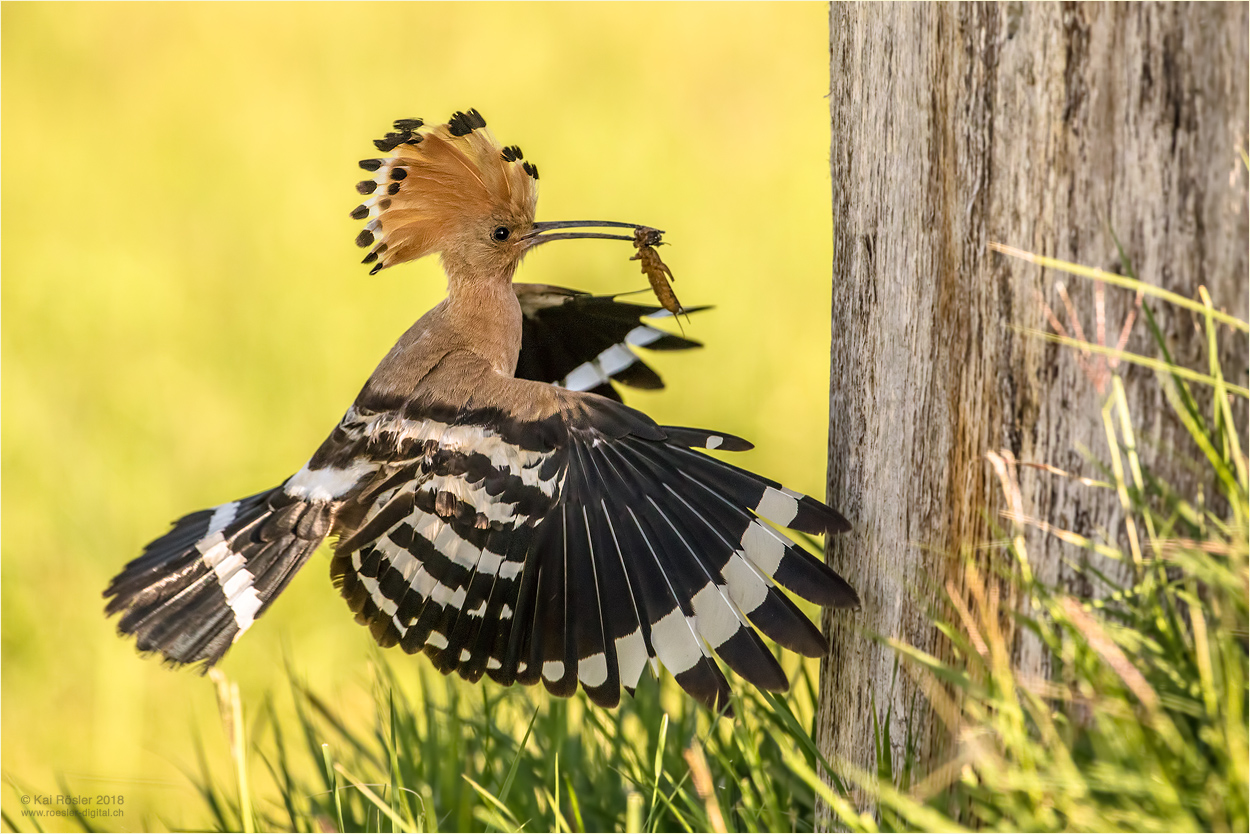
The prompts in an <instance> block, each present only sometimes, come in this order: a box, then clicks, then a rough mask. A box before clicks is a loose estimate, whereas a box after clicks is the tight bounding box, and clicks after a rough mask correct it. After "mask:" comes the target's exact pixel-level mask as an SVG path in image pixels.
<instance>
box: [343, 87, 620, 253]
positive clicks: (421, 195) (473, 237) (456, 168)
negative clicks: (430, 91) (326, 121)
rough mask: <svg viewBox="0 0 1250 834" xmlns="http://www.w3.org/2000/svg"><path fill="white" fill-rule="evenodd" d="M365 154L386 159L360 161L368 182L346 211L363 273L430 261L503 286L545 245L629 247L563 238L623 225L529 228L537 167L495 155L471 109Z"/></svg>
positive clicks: (402, 123) (516, 152) (506, 151)
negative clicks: (355, 229)
mask: <svg viewBox="0 0 1250 834" xmlns="http://www.w3.org/2000/svg"><path fill="white" fill-rule="evenodd" d="M374 145H376V146H377V148H378V150H380V151H382V152H383V153H384V154H388V155H387V156H383V157H378V158H373V159H364V160H361V162H360V167H361V168H363V169H365V170H366V171H369V172H370V173H372V174H373V179H368V180H362V181H361V182H359V183H358V184H357V185H356V190H357V191H358V192H360V193H361V194H364V195H368V199H366V200H365V201H364V202H363V203H361V204H360V205H359V206H357V207H356V208H355V209H354V210H353V211H352V217H353V218H355V219H357V220H367V221H368V223H367V225H366V226H365V228H364V230H363V231H361V233H360V234H359V235H358V236H357V237H356V244H357V245H358V246H361V247H368V249H369V254H368V255H366V256H365V259H364V263H367V264H373V268H372V270H371V274H372V273H373V272H377V271H378V270H380V269H385V268H386V267H389V266H394V265H396V264H399V263H403V262H404V261H411V260H416V259H417V258H421V257H424V256H426V255H430V254H433V253H435V252H440V253H442V257H443V264H444V266H445V267H446V268H447V270H448V272H449V273H451V272H455V273H461V274H467V275H478V274H480V275H484V276H486V275H500V276H504V277H509V278H510V277H511V275H512V273H513V271H514V270H515V269H516V266H517V264H518V263H520V261H521V258H522V257H523V256H524V255H525V253H526V252H528V251H529V250H530V249H533V248H534V247H535V246H538V245H539V244H541V243H545V242H547V241H550V240H565V239H569V238H585V237H592V238H608V239H612V240H633V237H632V236H630V235H616V234H607V233H602V232H584V231H583V232H577V231H568V230H570V229H576V228H586V227H618V228H624V229H632V228H634V224H630V223H617V222H611V221H582V220H576V221H559V222H554V223H552V222H547V223H537V222H535V221H534V210H535V206H536V205H537V202H538V168H537V167H536V166H535V165H534V164H533V163H531V162H528V161H527V160H526V159H525V158H524V155H523V154H522V153H521V149H520V148H518V147H516V146H515V145H511V146H509V147H502V146H501V145H500V144H499V142H498V141H497V140H496V139H495V137H494V136H493V135H492V134H491V132H490V130H489V129H487V127H486V120H485V119H483V118H482V115H481V114H480V113H478V112H477V111H476V110H469V111H468V112H467V113H454V114H453V115H452V117H451V118H450V119H449V120H448V121H447V122H446V123H445V124H440V125H426V124H425V123H424V122H423V121H422V120H421V119H400V120H399V121H397V122H395V131H394V132H393V133H388V134H386V136H385V137H383V138H382V139H378V140H376V141H375V142H374Z"/></svg>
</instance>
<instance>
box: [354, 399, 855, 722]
mask: <svg viewBox="0 0 1250 834" xmlns="http://www.w3.org/2000/svg"><path fill="white" fill-rule="evenodd" d="M512 382H516V381H512ZM518 384H522V385H533V383H518ZM534 387H535V388H537V387H539V386H534ZM542 387H543V388H546V386H542ZM559 399H560V401H561V402H562V403H563V405H562V407H560V408H557V409H555V410H554V412H553V413H551V414H549V415H548V416H545V417H543V418H542V419H528V420H520V419H516V418H515V417H513V416H509V415H508V414H507V412H506V411H504V410H501V409H499V408H481V407H477V408H475V407H473V404H472V402H470V403H469V405H466V406H465V407H464V408H461V409H459V410H458V411H457V412H455V413H454V414H448V413H445V412H443V411H440V410H438V409H429V410H427V411H426V412H425V413H422V411H421V409H419V408H416V407H414V406H412V405H411V404H410V405H409V406H408V407H407V408H406V410H405V412H404V415H403V417H402V418H396V420H397V422H393V424H392V426H391V428H390V429H388V430H389V431H393V432H394V437H396V438H398V442H399V444H400V445H402V446H403V448H406V449H409V450H412V451H413V454H412V455H411V456H410V457H408V458H406V459H404V460H402V461H396V462H394V463H392V464H391V465H388V466H386V467H382V468H381V469H380V470H379V474H378V475H377V476H376V477H375V479H374V482H373V483H371V484H370V485H369V486H368V487H367V488H365V489H364V490H363V491H362V492H361V493H360V495H359V497H358V499H357V500H358V504H359V508H360V509H359V520H358V522H357V523H356V524H355V525H354V530H353V531H352V532H350V533H348V534H346V535H344V537H343V538H342V539H341V541H340V543H339V545H338V547H337V550H336V555H335V557H334V562H333V574H334V577H335V579H336V582H338V583H340V584H341V587H342V591H343V594H344V596H345V597H346V598H347V600H348V603H349V604H350V605H351V607H352V609H353V610H354V611H355V612H356V614H357V619H358V620H360V621H361V622H363V623H365V624H367V625H368V626H369V627H370V629H371V630H372V632H373V635H374V636H375V638H377V640H378V641H379V642H380V643H381V644H382V645H384V646H385V645H394V644H399V645H401V646H402V647H403V648H404V649H405V650H406V651H408V652H417V651H424V652H425V653H426V654H428V655H429V656H430V657H431V658H432V659H433V661H434V663H435V665H436V666H437V667H438V668H439V669H440V670H442V671H443V672H445V673H450V672H452V671H455V672H457V673H458V674H460V675H462V676H463V677H465V678H467V679H469V680H477V679H479V678H480V677H481V676H482V675H483V674H486V675H489V676H490V677H491V678H493V679H494V680H496V681H498V682H500V683H503V684H511V683H513V682H521V683H527V684H532V683H536V682H538V681H540V680H541V681H542V682H543V684H544V685H545V686H546V687H547V689H549V690H550V691H551V692H552V693H554V694H557V695H564V696H567V695H571V694H572V693H573V692H574V691H575V690H576V688H577V685H578V683H579V682H580V683H581V685H582V687H583V688H584V689H585V690H586V692H587V694H588V695H589V696H590V697H591V699H592V700H594V701H595V702H596V703H598V704H601V705H604V706H614V705H616V704H617V703H618V702H619V700H620V689H621V687H622V686H624V687H626V688H627V689H630V690H632V689H633V688H634V687H635V686H637V684H638V681H639V679H640V677H641V675H642V673H643V670H644V669H645V668H646V667H647V666H648V665H651V666H652V667H653V668H655V664H656V662H657V661H658V663H660V664H663V665H664V666H665V667H667V668H668V669H669V670H670V671H671V672H672V673H673V675H674V677H675V678H676V679H677V682H678V683H679V684H680V685H681V686H682V688H683V689H685V690H686V691H687V692H689V693H690V694H691V695H692V696H694V697H695V698H697V699H698V700H700V701H701V702H703V703H705V704H707V705H709V706H711V707H713V708H724V707H725V706H726V705H727V703H728V686H727V684H726V681H725V678H724V676H723V675H722V673H721V671H720V669H719V667H718V665H717V664H716V663H715V662H714V660H713V658H714V657H719V658H720V659H721V660H722V661H723V662H724V663H725V665H726V666H728V667H729V668H730V669H731V670H733V671H734V672H735V673H737V674H738V675H741V676H742V677H743V678H745V679H747V680H748V681H750V682H751V683H753V684H754V685H756V686H758V687H760V688H763V689H768V690H783V689H785V688H786V687H787V681H786V678H785V675H784V673H783V672H782V670H781V667H780V665H779V664H778V662H777V660H776V659H775V658H774V656H773V654H772V652H771V651H770V650H769V649H768V647H767V646H766V645H765V643H764V642H763V641H762V640H761V639H760V636H759V634H758V633H757V630H758V632H762V633H763V634H764V635H767V636H768V637H770V638H772V639H773V640H775V641H776V642H777V643H779V644H780V645H782V646H784V647H786V648H789V649H792V650H794V651H797V652H799V653H801V654H805V655H808V656H819V655H821V654H823V653H825V652H826V651H827V647H826V644H825V641H824V639H823V637H822V635H821V633H820V631H819V630H818V629H817V628H816V626H814V625H813V624H812V623H811V622H810V621H809V620H808V619H807V618H806V617H805V616H804V615H803V614H802V613H801V612H800V611H799V609H798V608H797V607H796V606H795V605H794V604H793V603H792V602H791V601H790V600H789V599H788V598H787V597H786V595H785V594H784V593H782V592H781V590H780V589H779V588H778V587H777V585H778V584H780V585H782V586H784V587H786V588H789V589H790V590H791V591H794V592H795V593H796V594H798V595H799V596H801V597H804V598H805V599H809V600H811V601H813V602H816V603H819V604H821V605H829V606H837V607H846V606H854V605H857V604H858V599H857V597H856V595H855V592H854V590H852V589H851V587H850V586H849V585H848V584H847V583H846V582H845V581H844V580H843V579H842V578H841V577H840V576H838V575H837V574H836V573H835V572H834V571H833V570H831V569H830V568H828V567H827V566H826V565H825V564H824V563H823V562H821V561H819V560H817V559H815V558H813V557H812V556H811V555H809V554H808V553H807V552H806V551H804V550H803V549H802V548H800V547H798V546H796V545H795V544H794V543H793V542H791V541H790V540H789V539H788V538H786V537H785V536H784V535H782V534H781V533H779V532H778V531H777V530H776V529H774V528H773V527H772V526H771V525H770V524H768V523H767V522H766V521H765V520H764V519H767V520H769V521H772V522H775V523H776V524H779V525H782V526H787V527H791V528H794V529H797V530H803V531H805V532H810V533H825V532H838V531H842V530H845V529H847V528H848V526H849V525H848V524H847V522H846V521H845V519H843V518H842V516H840V515H839V514H838V513H837V512H836V511H834V510H833V509H831V508H829V507H827V506H825V505H824V504H822V503H820V502H819V501H816V500H814V499H812V498H809V497H806V496H803V495H800V494H798V493H795V492H792V491H790V490H787V489H784V488H783V487H781V486H780V485H779V484H777V483H774V482H772V481H769V480H768V479H765V478H761V477H759V476H757V475H754V474H752V473H750V472H747V471H745V470H742V469H739V468H737V467H734V466H731V465H729V464H727V463H724V462H722V461H720V460H718V459H716V458H713V457H711V456H709V455H707V454H705V453H704V452H702V451H698V450H702V449H722V450H727V451H737V450H744V449H748V448H750V444H749V443H747V442H746V441H744V440H741V439H739V438H737V437H733V436H730V435H725V434H716V433H713V432H708V431H702V430H697V429H688V428H677V427H669V426H657V425H656V424H655V423H653V422H652V421H651V420H650V419H649V418H647V417H646V416H645V415H643V414H642V413H640V412H638V411H635V410H633V409H631V408H628V407H627V406H624V405H622V404H620V403H617V402H614V401H611V400H607V399H605V398H602V397H597V396H591V395H584V394H573V393H570V392H565V393H562V394H560V395H559Z"/></svg>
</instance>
